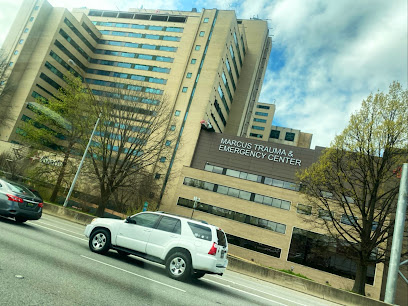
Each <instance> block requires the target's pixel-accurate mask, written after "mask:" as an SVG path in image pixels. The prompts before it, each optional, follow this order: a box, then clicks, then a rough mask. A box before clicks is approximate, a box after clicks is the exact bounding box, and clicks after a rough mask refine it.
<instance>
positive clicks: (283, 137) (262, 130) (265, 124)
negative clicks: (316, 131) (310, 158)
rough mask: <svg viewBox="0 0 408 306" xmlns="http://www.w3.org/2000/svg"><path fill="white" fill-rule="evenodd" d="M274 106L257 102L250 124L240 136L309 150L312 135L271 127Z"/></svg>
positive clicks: (295, 130)
mask: <svg viewBox="0 0 408 306" xmlns="http://www.w3.org/2000/svg"><path fill="white" fill-rule="evenodd" d="M275 109H276V106H275V104H269V103H262V102H257V103H255V105H254V108H253V110H252V111H251V113H252V115H251V119H250V124H249V125H247V126H246V130H245V131H244V133H242V136H244V137H248V138H251V139H258V140H262V141H268V142H273V143H281V144H285V145H288V146H296V147H300V148H310V145H311V143H312V136H313V135H312V134H310V133H304V132H302V131H300V130H297V129H292V128H286V127H281V126H274V125H272V122H273V117H274V115H275Z"/></svg>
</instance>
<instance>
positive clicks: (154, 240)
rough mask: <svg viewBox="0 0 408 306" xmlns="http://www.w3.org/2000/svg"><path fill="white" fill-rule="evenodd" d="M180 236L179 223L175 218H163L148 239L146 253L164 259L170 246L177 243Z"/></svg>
mask: <svg viewBox="0 0 408 306" xmlns="http://www.w3.org/2000/svg"><path fill="white" fill-rule="evenodd" d="M180 235H181V222H180V220H179V219H177V218H173V217H168V216H163V217H162V218H161V219H160V221H159V224H158V225H157V227H156V228H155V229H153V231H152V233H151V234H150V237H149V242H148V243H147V247H146V253H147V254H149V255H152V256H156V257H159V258H161V259H164V257H165V255H166V254H165V253H166V252H167V250H168V247H169V245H170V244H174V243H177V242H178V241H179V240H180Z"/></svg>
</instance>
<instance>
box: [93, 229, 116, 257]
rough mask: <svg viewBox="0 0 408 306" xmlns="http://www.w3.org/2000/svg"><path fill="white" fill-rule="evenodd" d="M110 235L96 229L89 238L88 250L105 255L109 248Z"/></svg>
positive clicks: (103, 230) (105, 231)
mask: <svg viewBox="0 0 408 306" xmlns="http://www.w3.org/2000/svg"><path fill="white" fill-rule="evenodd" d="M110 240H111V239H110V233H109V232H108V231H107V230H105V229H97V230H95V231H94V232H93V233H92V234H91V237H89V248H90V249H91V251H92V252H95V253H99V254H105V253H106V252H108V251H109V248H110V243H111V241H110Z"/></svg>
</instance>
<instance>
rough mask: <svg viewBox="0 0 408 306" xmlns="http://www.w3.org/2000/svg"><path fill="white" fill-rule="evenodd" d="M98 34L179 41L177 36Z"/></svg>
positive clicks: (103, 32) (117, 32) (108, 32)
mask: <svg viewBox="0 0 408 306" xmlns="http://www.w3.org/2000/svg"><path fill="white" fill-rule="evenodd" d="M100 32H101V33H102V34H104V35H113V36H123V37H134V38H145V39H156V40H167V41H180V37H178V36H165V35H154V34H141V33H135V32H122V31H108V30H100Z"/></svg>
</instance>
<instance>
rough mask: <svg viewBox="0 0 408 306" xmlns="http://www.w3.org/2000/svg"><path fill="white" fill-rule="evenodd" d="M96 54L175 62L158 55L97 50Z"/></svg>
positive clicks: (172, 59) (170, 58)
mask: <svg viewBox="0 0 408 306" xmlns="http://www.w3.org/2000/svg"><path fill="white" fill-rule="evenodd" d="M95 53H96V54H106V55H113V56H122V57H129V58H138V59H143V60H151V61H158V62H167V63H172V62H173V61H174V58H172V57H167V56H158V55H150V54H141V53H132V52H120V51H112V50H103V49H96V50H95Z"/></svg>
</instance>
